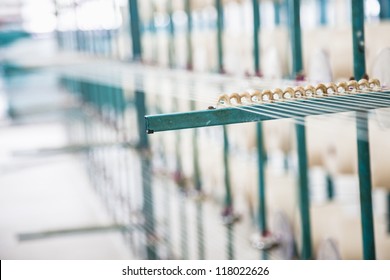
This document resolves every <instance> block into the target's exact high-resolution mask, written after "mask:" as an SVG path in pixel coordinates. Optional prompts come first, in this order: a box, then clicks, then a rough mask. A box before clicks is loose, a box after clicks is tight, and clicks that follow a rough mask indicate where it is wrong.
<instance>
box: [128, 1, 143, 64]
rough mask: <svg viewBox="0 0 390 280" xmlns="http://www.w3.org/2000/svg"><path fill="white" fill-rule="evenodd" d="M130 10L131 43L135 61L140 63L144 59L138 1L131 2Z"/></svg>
mask: <svg viewBox="0 0 390 280" xmlns="http://www.w3.org/2000/svg"><path fill="white" fill-rule="evenodd" d="M129 9H130V20H131V23H130V28H131V39H132V40H131V41H132V47H133V59H134V60H135V61H140V60H141V59H142V47H141V31H140V19H139V14H138V0H129Z"/></svg>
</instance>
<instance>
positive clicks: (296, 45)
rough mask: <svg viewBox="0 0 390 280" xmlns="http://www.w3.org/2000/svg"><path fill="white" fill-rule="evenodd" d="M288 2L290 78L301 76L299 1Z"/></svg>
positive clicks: (291, 0) (290, 0)
mask: <svg viewBox="0 0 390 280" xmlns="http://www.w3.org/2000/svg"><path fill="white" fill-rule="evenodd" d="M287 1H289V2H288V3H289V5H288V9H289V16H290V25H289V28H290V41H291V50H292V78H295V77H297V76H299V75H301V74H302V70H303V62H302V38H301V22H300V18H301V17H300V2H301V1H300V0H287Z"/></svg>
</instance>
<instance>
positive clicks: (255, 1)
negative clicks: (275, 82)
mask: <svg viewBox="0 0 390 280" xmlns="http://www.w3.org/2000/svg"><path fill="white" fill-rule="evenodd" d="M252 5H253V55H254V68H255V74H256V75H258V76H259V75H260V48H259V31H260V10H259V0H252Z"/></svg>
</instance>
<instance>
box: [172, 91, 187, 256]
mask: <svg viewBox="0 0 390 280" xmlns="http://www.w3.org/2000/svg"><path fill="white" fill-rule="evenodd" d="M178 101H179V100H178V99H177V98H174V99H173V108H172V109H173V111H178V109H179V104H178ZM175 136H176V137H175V161H176V170H175V175H174V179H175V183H176V185H177V186H178V188H179V192H180V193H179V196H180V198H179V199H180V205H179V206H180V213H179V214H180V224H181V234H180V243H181V244H180V247H181V258H182V259H188V230H187V209H186V191H187V189H186V183H185V178H184V174H183V164H182V157H181V149H180V145H181V131H176V132H175Z"/></svg>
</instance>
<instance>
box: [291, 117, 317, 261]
mask: <svg viewBox="0 0 390 280" xmlns="http://www.w3.org/2000/svg"><path fill="white" fill-rule="evenodd" d="M299 120H300V121H304V120H303V119H298V121H299ZM295 129H296V137H297V152H298V173H299V174H298V194H299V195H298V196H299V214H300V220H301V246H302V250H301V256H300V257H301V259H303V260H309V259H312V257H313V256H312V246H311V228H310V200H309V182H308V173H307V154H306V128H305V126H304V125H303V124H296V125H295Z"/></svg>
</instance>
